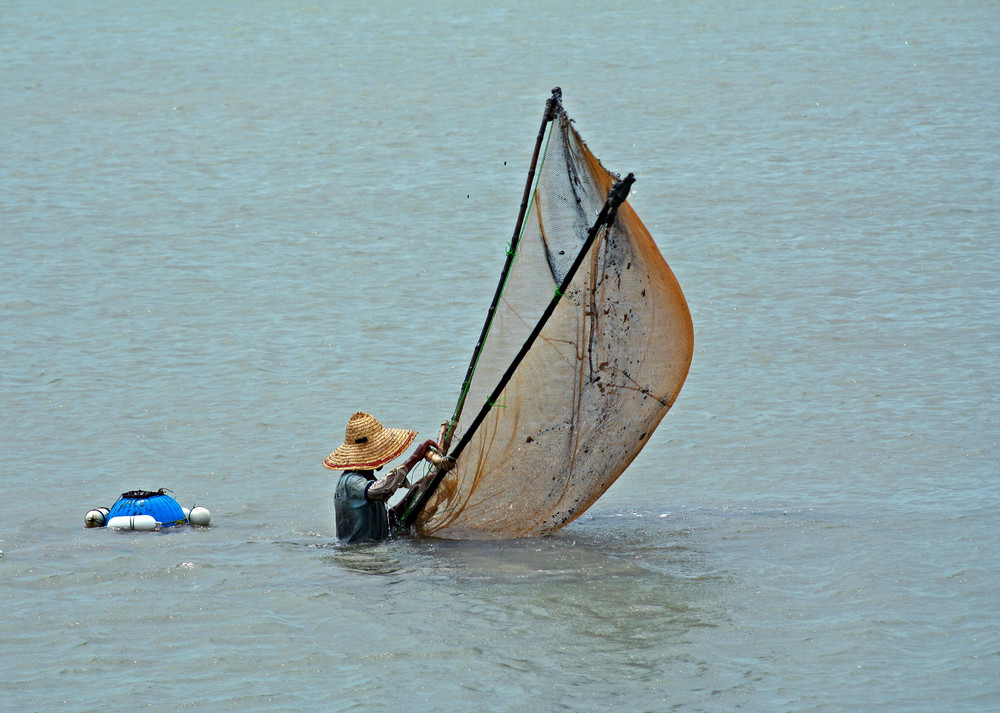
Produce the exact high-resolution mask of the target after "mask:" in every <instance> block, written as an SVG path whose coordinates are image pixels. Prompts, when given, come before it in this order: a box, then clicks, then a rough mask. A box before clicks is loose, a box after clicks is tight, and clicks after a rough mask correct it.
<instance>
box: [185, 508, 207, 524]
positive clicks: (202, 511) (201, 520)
mask: <svg viewBox="0 0 1000 713" xmlns="http://www.w3.org/2000/svg"><path fill="white" fill-rule="evenodd" d="M211 521H212V513H210V512H209V511H208V508H203V507H195V508H191V512H190V513H188V522H190V523H191V524H192V525H199V526H201V527H208V523H210V522H211Z"/></svg>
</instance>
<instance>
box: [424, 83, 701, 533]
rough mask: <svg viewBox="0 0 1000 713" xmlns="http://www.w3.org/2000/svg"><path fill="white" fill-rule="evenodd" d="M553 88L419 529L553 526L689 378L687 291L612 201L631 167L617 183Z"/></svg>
mask: <svg viewBox="0 0 1000 713" xmlns="http://www.w3.org/2000/svg"><path fill="white" fill-rule="evenodd" d="M559 98H560V97H559V94H558V93H557V92H554V93H553V98H552V99H550V100H549V101H550V103H549V105H548V108H547V114H546V119H545V122H547V123H548V128H547V130H545V126H546V123H545V122H543V131H545V133H546V134H547V138H546V140H545V142H544V143H545V148H544V152H543V153H542V156H541V159H540V162H539V163H540V168H539V171H538V176H537V181H535V183H534V188H533V191H532V192H531V198H530V202H528V203H527V210H526V212H523V218H524V220H523V224H522V226H521V227H520V230H519V231H518V232H516V234H515V236H514V240H512V242H511V245H510V247H509V249H508V264H507V265H506V266H505V269H504V273H503V275H502V276H501V279H500V284H499V286H498V289H497V300H496V301H495V304H494V306H491V308H490V311H489V316H488V317H487V323H486V325H485V326H484V329H483V336H482V338H481V339H480V345H479V346H477V350H476V354H475V355H474V357H473V363H472V365H471V366H470V369H469V374H468V377H467V383H466V384H465V385H464V387H463V393H462V397H461V398H460V400H459V407H458V408H457V409H456V415H455V417H454V419H453V423H454V427H455V432H454V437H455V438H456V439H460V440H459V443H458V446H456V448H455V449H454V450H452V453H451V455H452V456H453V457H455V459H456V463H455V467H454V469H453V470H451V471H450V472H448V473H444V472H441V471H439V472H438V473H437V475H436V477H435V479H434V480H433V481H432V484H431V487H430V488H428V489H427V491H426V492H424V493H423V496H422V499H421V500H420V501H419V502H418V504H417V506H416V507H414V508H412V511H413V512H412V516H411V517H410V520H409V521H410V522H412V523H413V524H415V525H416V528H417V531H418V532H419V533H420V534H423V535H431V536H435V537H444V538H452V539H500V538H513V537H525V536H539V535H546V534H550V533H552V532H554V531H556V530H558V529H559V528H560V527H562V526H563V525H565V524H567V523H569V522H571V521H572V520H574V519H575V518H577V517H579V516H580V515H581V514H582V513H583V512H584V511H585V510H586V509H587V508H588V507H590V506H591V505H592V504H593V503H594V501H596V500H597V499H598V498H599V497H600V496H601V495H602V494H603V493H604V492H605V491H606V490H607V489H608V488H609V487H610V486H611V484H612V483H613V482H614V481H615V480H616V479H617V478H618V476H619V475H621V473H622V472H623V471H624V470H625V468H626V467H627V466H628V465H629V463H631V462H632V460H633V459H634V458H635V456H636V455H637V454H638V453H639V451H640V450H641V449H642V447H643V446H644V445H645V444H646V442H647V441H648V440H649V437H650V436H651V434H652V433H653V430H654V429H655V428H656V427H657V425H658V424H659V423H660V421H661V419H662V418H663V417H664V415H665V414H666V412H667V410H668V409H669V408H670V406H671V405H672V404H673V402H674V400H675V399H676V398H677V394H678V392H679V391H680V388H681V386H682V384H683V383H684V379H685V377H686V376H687V372H688V367H689V365H690V362H691V356H692V352H693V343H694V337H693V330H692V325H691V316H690V313H689V311H688V307H687V303H686V302H685V299H684V295H683V293H682V292H681V289H680V286H679V285H678V283H677V280H676V279H675V278H674V275H673V273H672V272H671V271H670V268H669V267H668V266H667V263H666V262H665V261H664V259H663V256H662V255H661V254H660V251H659V249H658V248H657V246H656V244H655V243H654V242H653V239H652V237H651V236H650V234H649V232H648V231H647V230H646V228H645V226H643V224H642V222H641V221H640V220H639V218H638V217H637V216H636V214H635V213H634V212H633V210H632V209H631V207H630V206H629V205H628V204H627V203H624V202H622V203H621V204H620V205H613V204H614V202H615V201H616V200H618V201H622V200H624V196H625V195H627V192H628V187H629V186H630V185H631V181H632V180H633V179H632V176H631V175H630V176H629V177H628V178H627V179H625V180H624V181H620V182H618V183H617V184H616V177H615V176H613V175H612V174H611V173H609V172H608V171H607V170H605V168H604V167H603V166H602V165H601V164H600V162H599V161H598V160H597V158H595V156H594V155H593V154H592V153H591V152H590V150H589V149H588V148H587V146H586V144H584V142H583V140H582V139H581V138H580V135H579V134H578V133H577V132H576V130H575V129H574V127H573V126H572V124H571V122H570V119H569V117H568V116H567V115H566V112H565V110H564V109H563V107H562V104H561V102H560V101H559ZM543 131H540V133H539V138H540V139H541V138H542V135H543ZM536 151H537V150H536ZM532 173H533V171H532ZM531 175H532V174H531V173H529V182H528V183H529V186H530V185H531V182H532V179H531ZM615 191H618V194H617V198H615V197H614V196H615ZM522 211H524V209H523V208H522ZM595 216H597V221H596V222H595ZM602 216H603V218H602ZM602 220H603V224H602ZM519 223H520V221H519ZM663 465H664V468H666V467H667V466H668V464H663Z"/></svg>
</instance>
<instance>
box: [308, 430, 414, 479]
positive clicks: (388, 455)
mask: <svg viewBox="0 0 1000 713" xmlns="http://www.w3.org/2000/svg"><path fill="white" fill-rule="evenodd" d="M416 437H417V432H416V431H408V430H406V429H405V428H383V429H382V430H381V431H379V433H378V434H377V435H376V436H374V437H373V438H371V439H369V441H368V442H367V443H345V444H344V445H342V446H341V447H340V448H338V449H337V450H335V451H334V452H333V453H331V454H330V455H329V456H327V458H326V460H324V461H323V465H324V467H326V468H329V469H330V470H374V469H375V468H378V467H379V466H382V465H385V464H386V463H388V462H389V461H391V460H395V459H396V458H398V457H399V456H400V455H402V453H403V451H405V450H406V449H407V447H408V446H409V445H410V444H411V443H413V439H414V438H416Z"/></svg>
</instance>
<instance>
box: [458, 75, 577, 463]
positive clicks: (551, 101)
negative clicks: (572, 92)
mask: <svg viewBox="0 0 1000 713" xmlns="http://www.w3.org/2000/svg"><path fill="white" fill-rule="evenodd" d="M561 106H562V89H560V88H559V87H555V88H554V89H553V90H552V96H550V97H549V98H548V100H547V101H546V102H545V114H544V115H543V116H542V125H541V126H540V127H538V136H537V137H536V138H535V150H534V152H532V154H531V166H530V167H529V169H528V178H527V180H525V182H524V193H523V195H522V196H521V209H520V211H518V214H517V221H516V222H515V223H514V234H513V235H512V236H511V239H510V248H509V249H508V250H507V259H506V261H505V262H504V265H503V269H502V270H501V271H500V280H499V281H498V282H497V289H496V291H495V292H494V293H493V301H492V302H491V303H490V308H489V310H487V312H486V320H485V321H484V322H483V329H482V331H481V332H480V333H479V341H477V342H476V348H475V349H473V351H472V359H471V360H470V361H469V368H468V370H466V372H465V379H464V380H463V381H462V392H461V395H460V396H459V399H458V404H457V405H456V406H455V413H454V414H453V415H452V417H451V422H450V424H449V426H448V430H447V432H446V433H445V442H444V443H443V444H442V445H443V446H444V449H445V451H446V452H447V450H448V447H449V446H450V445H451V437H452V435H453V434H454V430H455V426H456V425H457V424H458V419H459V417H460V416H461V415H462V409H463V408H464V407H465V397H466V396H467V394H468V389H469V383H470V382H471V381H472V375H473V374H474V373H475V371H476V364H477V363H478V362H479V356H480V354H482V352H483V345H484V344H485V343H486V336H487V335H488V334H489V331H490V326H491V325H492V324H493V316H494V314H496V311H497V304H499V302H500V296H501V295H502V294H503V288H504V285H505V284H506V283H507V275H508V274H509V273H510V266H511V264H512V263H513V262H514V256H515V255H516V254H517V246H518V243H520V241H521V229H522V228H523V227H524V216H525V214H526V213H527V212H528V203H529V201H530V198H531V187H532V186H533V185H534V182H535V167H536V166H537V165H538V155H539V153H540V152H541V149H542V141H544V140H545V131H546V129H548V126H549V123H550V122H551V121H552V120H553V119H555V117H556V114H557V112H558V110H559V108H560V107H561Z"/></svg>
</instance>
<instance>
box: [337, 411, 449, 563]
mask: <svg viewBox="0 0 1000 713" xmlns="http://www.w3.org/2000/svg"><path fill="white" fill-rule="evenodd" d="M416 436H417V432H416V431H409V430H406V429H402V428H385V427H384V426H382V424H381V423H379V421H378V419H376V418H375V417H374V416H372V415H371V414H368V413H365V412H364V411H358V412H357V413H355V414H354V415H353V416H351V418H350V420H349V421H348V422H347V436H346V438H345V440H344V444H343V445H342V446H340V447H339V448H337V450H335V451H334V452H333V453H331V454H330V455H329V456H328V457H327V458H326V460H324V461H323V465H324V466H325V467H326V468H329V469H330V470H342V471H344V472H343V473H342V474H341V476H340V480H338V481H337V489H336V491H335V492H334V496H333V506H334V512H335V515H336V520H337V540H338V541H339V542H341V543H347V542H365V541H372V540H383V539H385V538H386V537H388V536H389V524H390V523H389V520H390V511H389V510H387V509H386V505H385V503H386V501H387V500H388V499H389V498H391V497H392V495H393V493H395V492H396V490H397V489H398V488H399V487H407V488H408V487H410V484H409V482H407V480H406V476H407V474H409V472H410V471H411V470H412V469H413V467H414V466H415V465H417V463H419V462H420V461H421V460H424V459H425V458H426V459H427V460H429V461H430V462H431V463H433V464H435V465H438V466H440V465H441V464H442V462H444V463H445V464H446V465H447V460H446V459H444V460H443V457H442V456H441V455H440V446H439V445H438V444H437V443H435V442H434V441H425V442H424V443H421V444H420V446H418V447H417V449H416V450H415V451H414V452H413V455H411V456H410V457H409V458H408V459H407V460H406V462H404V463H403V464H402V465H400V466H397V467H395V468H393V469H392V470H391V471H389V473H388V474H387V475H385V476H383V477H382V478H379V479H378V480H376V479H375V471H378V470H382V466H384V465H385V464H386V463H389V462H390V461H393V460H395V459H396V458H398V457H399V456H400V455H401V454H402V453H403V451H405V450H406V449H407V448H408V447H409V445H410V444H411V443H412V442H413V439H414V438H416Z"/></svg>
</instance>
